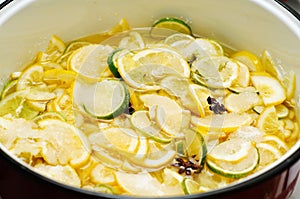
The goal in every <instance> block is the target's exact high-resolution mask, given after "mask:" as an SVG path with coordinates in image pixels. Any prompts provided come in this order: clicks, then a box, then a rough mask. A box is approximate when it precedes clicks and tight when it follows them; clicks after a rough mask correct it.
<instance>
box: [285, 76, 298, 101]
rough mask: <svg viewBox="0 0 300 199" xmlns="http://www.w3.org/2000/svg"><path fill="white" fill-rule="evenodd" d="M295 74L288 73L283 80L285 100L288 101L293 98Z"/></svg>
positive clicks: (295, 82)
mask: <svg viewBox="0 0 300 199" xmlns="http://www.w3.org/2000/svg"><path fill="white" fill-rule="evenodd" d="M296 84H297V81H296V74H295V72H294V71H289V72H288V73H287V75H286V76H285V77H284V80H283V85H284V87H285V90H286V98H287V99H288V100H291V99H293V98H294V96H295V91H296Z"/></svg>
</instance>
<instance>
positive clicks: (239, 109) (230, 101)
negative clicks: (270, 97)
mask: <svg viewBox="0 0 300 199" xmlns="http://www.w3.org/2000/svg"><path fill="white" fill-rule="evenodd" d="M259 101H260V99H259V95H258V94H257V93H256V89H254V88H253V87H249V89H247V90H245V89H244V91H240V93H238V94H236V93H230V94H229V95H227V96H226V97H225V100H224V105H225V107H226V109H227V110H228V111H230V112H236V113H243V112H245V111H248V110H250V109H251V108H253V106H255V105H257V104H258V103H259Z"/></svg>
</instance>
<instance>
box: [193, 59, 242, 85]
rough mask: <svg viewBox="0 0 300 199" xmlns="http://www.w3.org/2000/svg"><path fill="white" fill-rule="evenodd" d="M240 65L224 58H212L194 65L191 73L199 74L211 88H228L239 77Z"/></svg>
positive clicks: (195, 62)
mask: <svg viewBox="0 0 300 199" xmlns="http://www.w3.org/2000/svg"><path fill="white" fill-rule="evenodd" d="M238 68H239V67H238V65H237V64H236V63H235V62H233V61H231V60H230V59H229V58H227V57H224V56H210V57H204V58H202V59H198V60H196V61H194V62H193V63H192V68H191V71H192V72H194V73H196V74H199V76H200V78H201V79H203V82H205V85H207V86H208V87H211V88H228V87H230V86H231V84H232V82H233V81H234V80H235V79H236V78H237V76H238Z"/></svg>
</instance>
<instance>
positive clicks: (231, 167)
mask: <svg viewBox="0 0 300 199" xmlns="http://www.w3.org/2000/svg"><path fill="white" fill-rule="evenodd" d="M259 160H260V154H259V151H258V149H257V148H256V147H254V146H252V147H251V148H250V149H249V151H248V154H247V156H246V157H245V158H243V159H242V160H240V161H238V162H235V161H234V162H228V161H223V160H211V159H207V161H206V164H207V166H208V168H209V169H210V170H211V171H213V172H215V173H217V174H219V175H222V176H225V177H228V178H235V179H238V178H242V177H245V176H247V175H248V174H250V173H251V172H252V171H254V169H255V168H256V167H257V166H258V164H259Z"/></svg>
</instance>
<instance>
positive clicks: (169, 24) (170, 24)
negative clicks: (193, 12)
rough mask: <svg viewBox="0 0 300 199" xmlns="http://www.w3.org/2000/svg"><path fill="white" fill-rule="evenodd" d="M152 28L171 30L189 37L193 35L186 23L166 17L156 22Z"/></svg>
mask: <svg viewBox="0 0 300 199" xmlns="http://www.w3.org/2000/svg"><path fill="white" fill-rule="evenodd" d="M152 27H153V28H166V29H171V30H174V31H177V32H180V33H184V34H188V35H191V34H192V29H191V27H190V26H189V25H188V24H187V23H186V22H184V21H183V20H181V19H178V18H174V17H166V18H162V19H159V20H157V21H155V22H154V24H153V26H152Z"/></svg>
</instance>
